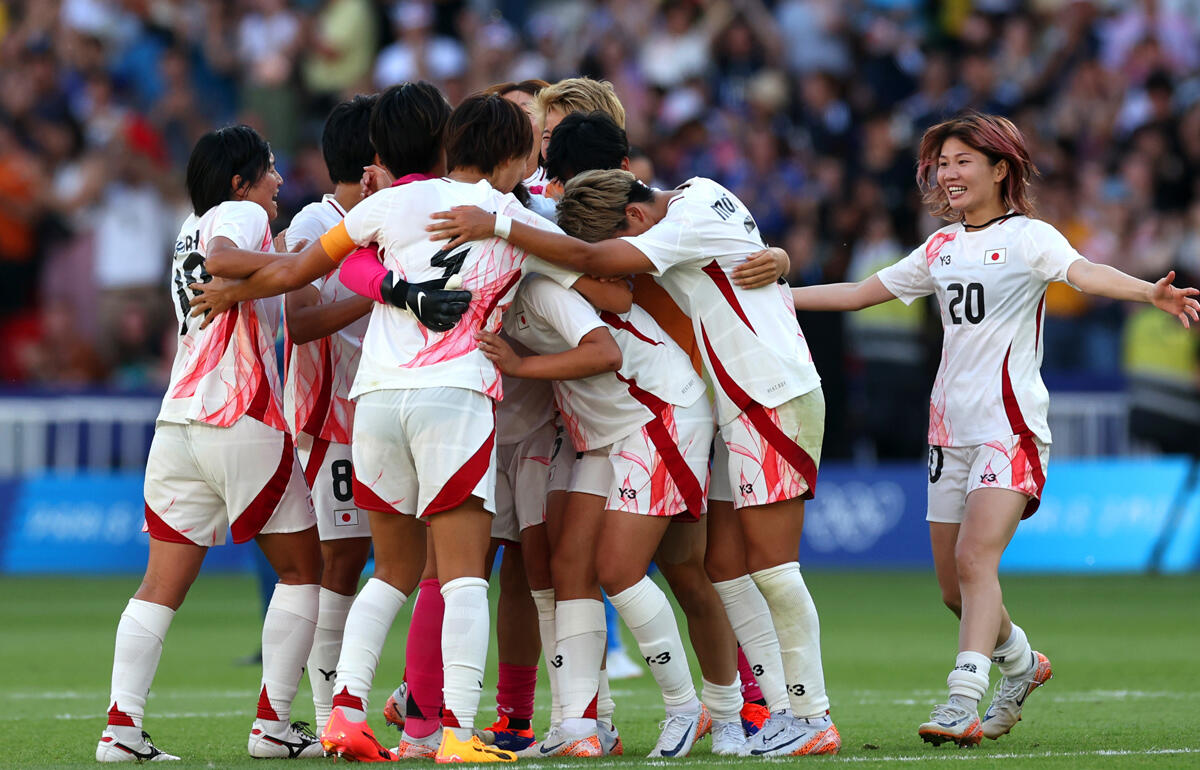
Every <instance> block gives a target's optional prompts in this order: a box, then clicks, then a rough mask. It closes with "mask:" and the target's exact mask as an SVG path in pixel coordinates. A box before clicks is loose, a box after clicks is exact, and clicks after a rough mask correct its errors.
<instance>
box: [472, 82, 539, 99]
mask: <svg viewBox="0 0 1200 770" xmlns="http://www.w3.org/2000/svg"><path fill="white" fill-rule="evenodd" d="M548 85H550V84H549V83H547V82H546V81H545V80H542V79H541V78H530V79H529V80H522V81H521V82H520V83H517V82H514V81H512V80H509V81H507V82H504V83H497V84H496V85H494V86H488V87H487V88H485V89H483V92H484V93H485V94H495V95H496V96H504V95H505V94H508V93H512V92H513V91H520V92H521V93H523V94H529V95H530V96H537V95H538V91H541V90H542V89H543V88H545V87H546V86H548Z"/></svg>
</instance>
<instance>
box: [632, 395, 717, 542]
mask: <svg viewBox="0 0 1200 770" xmlns="http://www.w3.org/2000/svg"><path fill="white" fill-rule="evenodd" d="M616 375H617V379H618V380H620V381H621V382H623V383H625V387H627V388H628V389H629V395H631V396H633V397H634V399H636V400H637V402H638V403H640V404H641V405H642V406H644V407H646V408H647V409H649V410H650V411H651V412H652V413H653V414H654V417H653V418H652V419H651V420H650V422H648V423H646V424H645V425H643V426H642V427H643V428H645V429H646V435H647V436H649V437H650V441H651V442H652V443H653V444H654V448H655V450H657V451H658V454H659V456H660V457H662V460H663V464H664V465H666V466H667V473H669V474H671V480H672V481H674V482H675V487H676V488H677V489H678V490H679V493H680V494H681V495H683V502H684V505H685V506H687V510H686V513H687V514H688V516H687V517H686V519H687V520H688V521H699V520H700V515H701V514H703V513H704V489H703V488H702V487H701V486H700V481H699V479H697V478H696V474H694V473H692V469H691V468H690V467H689V466H688V464H687V461H686V460H685V459H684V458H683V453H682V452H680V451H679V442H678V441H676V440H675V439H673V438H671V432H670V431H669V430H667V425H666V422H665V421H664V420H663V415H665V414H666V413H667V412H669V411H671V410H672V409H673V407H672V406H671V405H670V404H668V403H667V402H665V401H663V400H662V399H660V398H659V397H658V396H656V395H654V394H653V393H649V392H647V391H645V390H642V389H641V388H639V387H638V384H637V382H636V381H634V380H631V379H626V378H625V377H622V376H621V374H620V372H616Z"/></svg>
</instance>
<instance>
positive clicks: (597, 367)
mask: <svg viewBox="0 0 1200 770" xmlns="http://www.w3.org/2000/svg"><path fill="white" fill-rule="evenodd" d="M475 339H476V344H477V345H478V346H479V349H480V350H482V351H483V354H484V355H485V356H487V357H488V359H489V360H491V361H492V362H493V363H494V364H496V368H497V369H499V370H500V371H501V372H502V373H504V374H507V375H509V376H510V377H523V378H525V379H528V380H578V379H582V378H584V377H591V376H593V375H596V374H604V373H605V372H615V371H616V370H618V369H620V368H621V349H620V348H619V347H617V341H616V340H614V339H613V337H612V334H610V333H609V331H608V329H605V328H604V327H597V328H595V329H592V330H591V331H590V332H588V333H587V334H585V335H583V339H581V340H580V341H579V344H578V345H577V346H575V347H574V348H572V349H571V350H566V351H563V352H562V353H551V354H548V355H542V356H520V355H517V353H516V351H514V350H513V349H512V346H511V345H509V344H508V342H506V341H505V340H504V339H503V338H502V337H500V336H499V335H497V334H493V333H491V332H476V333H475Z"/></svg>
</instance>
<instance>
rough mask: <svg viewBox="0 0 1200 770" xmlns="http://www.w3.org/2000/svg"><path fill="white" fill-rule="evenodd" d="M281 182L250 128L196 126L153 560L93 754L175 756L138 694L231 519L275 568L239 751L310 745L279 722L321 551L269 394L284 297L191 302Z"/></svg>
mask: <svg viewBox="0 0 1200 770" xmlns="http://www.w3.org/2000/svg"><path fill="white" fill-rule="evenodd" d="M282 183H283V180H282V179H281V178H280V176H279V174H277V173H276V171H275V167H274V159H273V157H272V156H271V149H270V147H269V146H268V145H267V143H266V141H264V140H263V138H262V137H261V136H259V135H258V134H257V133H256V132H255V131H254V130H253V129H251V128H249V127H247V126H232V127H229V128H223V129H221V130H219V131H214V132H211V133H208V134H205V135H204V136H203V137H201V139H200V141H199V142H197V143H196V146H195V148H194V149H193V150H192V155H191V158H190V159H189V160H188V168H187V187H188V194H189V195H190V197H191V201H192V207H193V213H192V214H191V215H190V216H189V217H188V218H187V220H186V221H185V222H184V224H183V228H182V229H181V231H180V234H179V239H178V240H177V241H176V243H175V255H174V259H173V266H172V283H173V285H174V293H175V299H176V300H177V302H176V316H177V318H178V320H179V324H180V328H179V333H180V338H179V350H178V352H177V353H176V356H175V363H174V365H173V366H172V369H171V383H170V385H169V386H168V388H167V394H166V396H165V397H164V398H163V405H162V410H161V411H160V412H159V415H158V420H157V422H156V425H155V433H154V441H153V442H152V444H151V446H150V455H149V457H148V458H147V461H146V482H145V496H146V527H147V529H148V530H149V532H150V557H149V560H148V562H147V564H146V575H145V577H144V578H143V580H142V584H141V586H140V587H139V588H138V590H137V593H135V594H134V596H133V598H132V599H130V600H129V604H128V605H127V606H126V608H125V611H124V612H123V613H122V614H121V622H120V624H119V625H118V626H117V640H116V649H115V652H114V655H113V673H112V696H111V697H110V699H109V701H110V703H111V704H112V705H111V707H110V708H109V710H108V726H107V727H106V728H105V730H104V733H103V734H102V735H101V738H100V743H99V744H98V745H97V746H96V759H97V760H98V761H100V762H133V761H144V760H151V761H160V760H164V759H178V757H175V756H172V755H170V754H167V753H166V752H163V751H162V750H160V749H158V748H156V747H155V746H154V745H153V744H152V743H151V742H150V739H149V736H148V735H146V733H145V732H143V730H142V717H143V714H144V709H145V704H146V696H147V694H148V693H149V691H150V684H151V682H152V681H153V680H154V673H155V670H156V669H157V668H158V661H159V657H160V656H161V654H162V644H163V637H164V636H166V633H167V629H168V627H169V626H170V624H171V620H172V619H173V618H174V616H175V612H176V610H178V609H179V607H180V605H181V604H183V600H184V597H185V596H186V595H187V591H188V588H190V587H191V585H192V583H193V582H194V581H195V579H196V575H197V574H198V573H199V571H200V565H201V563H202V562H203V561H204V555H205V554H206V553H207V552H208V547H209V546H213V545H221V544H222V543H224V542H225V530H226V528H229V529H231V530H232V532H233V540H234V542H236V543H243V542H246V541H247V540H251V539H253V540H255V541H256V542H257V543H258V545H259V547H260V548H262V550H263V553H264V554H265V555H266V557H267V559H268V560H269V561H270V562H271V566H272V567H273V568H274V569H275V572H276V573H277V574H278V575H279V583H278V584H277V585H276V586H275V591H274V594H273V595H272V597H271V602H270V605H269V606H268V608H267V614H266V618H265V619H264V620H263V636H262V656H263V678H262V688H261V691H260V695H259V701H258V717H257V719H256V720H255V722H254V725H253V727H252V728H251V731H250V737H249V742H248V746H247V749H248V751H249V753H250V755H251V756H253V757H283V758H291V759H294V758H298V757H313V756H320V755H321V745H320V743H318V742H317V740H316V738H315V737H314V736H313V735H312V734H311V733H310V732H308V730H307V729H306V728H307V725H304V724H303V723H300V722H296V723H290V724H289V721H290V719H289V714H290V711H291V705H292V700H293V699H294V698H295V695H296V689H297V686H298V684H299V680H300V675H301V673H302V672H303V670H304V663H305V660H306V659H307V658H308V654H309V648H310V647H311V646H312V640H313V629H314V627H315V624H316V620H317V601H318V591H319V586H318V583H319V581H320V578H321V552H320V546H319V543H318V540H317V530H316V526H315V524H316V519H315V518H314V516H313V512H312V508H311V506H310V505H309V502H308V493H307V490H306V489H305V486H304V477H303V475H302V474H301V471H300V466H299V464H298V462H297V460H296V452H295V450H294V449H293V447H292V440H291V438H290V437H289V436H288V434H287V432H286V427H287V426H286V423H285V421H284V417H283V411H282V405H281V404H280V387H279V376H278V370H277V368H276V364H275V345H274V340H275V330H276V328H277V327H278V324H279V302H278V301H277V300H276V301H273V302H271V301H253V302H241V303H239V304H238V305H236V306H235V307H233V308H232V309H231V310H230V311H229V312H226V313H223V314H222V315H221V317H220V318H219V319H218V320H216V321H215V322H214V323H212V324H211V325H206V327H205V328H201V319H200V318H196V317H194V316H192V315H191V314H190V309H189V304H188V302H189V299H190V298H191V295H192V290H190V289H189V284H193V283H195V282H202V281H204V280H207V278H208V273H207V272H206V271H205V264H206V260H208V259H211V258H213V256H214V255H216V254H219V253H221V252H224V251H228V250H230V249H265V248H269V247H270V244H271V231H270V228H269V222H270V220H271V219H274V217H275V215H276V213H277V211H278V207H277V205H276V203H275V197H276V195H277V193H278V191H279V187H280V185H281V184H282Z"/></svg>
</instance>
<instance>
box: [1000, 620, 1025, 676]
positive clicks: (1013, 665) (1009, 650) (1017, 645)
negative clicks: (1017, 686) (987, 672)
mask: <svg viewBox="0 0 1200 770" xmlns="http://www.w3.org/2000/svg"><path fill="white" fill-rule="evenodd" d="M992 662H993V663H995V664H996V667H997V668H999V669H1000V673H1001V674H1004V675H1005V676H1008V677H1013V676H1021V675H1022V674H1024V673H1026V672H1028V671H1029V669H1031V668H1033V648H1031V647H1030V646H1029V639H1028V638H1027V637H1026V636H1025V630H1024V629H1022V628H1021V627H1020V626H1018V625H1017V624H1016V623H1013V624H1012V633H1010V634H1009V635H1008V638H1007V639H1005V640H1004V644H1001V645H1000V646H998V647H997V648H996V649H995V650H994V651H993V652H992Z"/></svg>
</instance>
